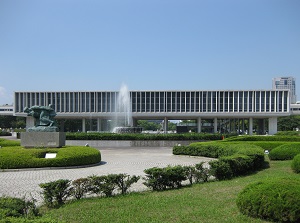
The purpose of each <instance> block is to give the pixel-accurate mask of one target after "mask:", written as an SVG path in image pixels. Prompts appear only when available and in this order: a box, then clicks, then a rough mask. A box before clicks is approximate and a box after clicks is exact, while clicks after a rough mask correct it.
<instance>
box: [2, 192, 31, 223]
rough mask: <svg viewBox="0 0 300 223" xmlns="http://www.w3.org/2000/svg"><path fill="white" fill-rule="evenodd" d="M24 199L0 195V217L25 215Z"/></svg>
mask: <svg viewBox="0 0 300 223" xmlns="http://www.w3.org/2000/svg"><path fill="white" fill-rule="evenodd" d="M25 208H26V201H25V200H23V199H20V198H12V197H0V219H1V218H5V217H21V216H24V215H25Z"/></svg>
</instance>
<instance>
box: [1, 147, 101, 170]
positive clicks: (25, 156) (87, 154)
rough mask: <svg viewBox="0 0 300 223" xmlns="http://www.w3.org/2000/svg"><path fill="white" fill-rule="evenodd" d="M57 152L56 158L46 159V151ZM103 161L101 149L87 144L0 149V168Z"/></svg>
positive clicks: (83, 163)
mask: <svg viewBox="0 0 300 223" xmlns="http://www.w3.org/2000/svg"><path fill="white" fill-rule="evenodd" d="M49 152H50V153H57V155H56V158H54V159H45V158H44V157H45V154H46V153H49ZM100 161H101V154H100V151H99V150H97V149H95V148H92V147H85V146H66V147H63V148H59V149H57V148H55V149H50V148H41V149H37V148H36V149H24V148H21V147H19V146H14V147H4V148H1V149H0V168H1V169H17V168H33V167H34V168H37V167H62V166H81V165H89V164H96V163H99V162H100Z"/></svg>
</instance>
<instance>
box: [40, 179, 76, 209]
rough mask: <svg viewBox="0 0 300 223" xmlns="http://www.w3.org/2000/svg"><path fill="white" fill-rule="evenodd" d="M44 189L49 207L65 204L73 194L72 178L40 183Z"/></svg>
mask: <svg viewBox="0 0 300 223" xmlns="http://www.w3.org/2000/svg"><path fill="white" fill-rule="evenodd" d="M39 186H40V187H41V188H42V189H43V191H42V195H43V199H44V202H45V204H46V205H47V206H48V207H59V206H61V205H63V204H64V203H65V201H66V199H67V198H68V197H70V195H71V194H72V192H71V191H72V189H71V187H70V180H64V179H60V180H56V181H51V182H49V183H42V184H40V185H39Z"/></svg>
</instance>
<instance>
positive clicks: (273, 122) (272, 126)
mask: <svg viewBox="0 0 300 223" xmlns="http://www.w3.org/2000/svg"><path fill="white" fill-rule="evenodd" d="M275 133H277V117H272V118H269V134H270V135H274V134H275Z"/></svg>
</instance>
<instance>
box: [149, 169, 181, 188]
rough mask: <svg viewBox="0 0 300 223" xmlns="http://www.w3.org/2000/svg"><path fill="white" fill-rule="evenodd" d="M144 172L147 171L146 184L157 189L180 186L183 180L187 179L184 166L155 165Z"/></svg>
mask: <svg viewBox="0 0 300 223" xmlns="http://www.w3.org/2000/svg"><path fill="white" fill-rule="evenodd" d="M144 172H145V173H146V177H145V178H144V180H145V182H144V185H146V186H147V187H149V188H151V189H152V190H156V191H159V190H166V189H168V188H179V187H181V186H182V181H184V180H186V179H187V177H186V172H185V168H184V167H182V166H174V167H171V166H168V167H165V168H159V167H153V168H150V169H146V170H144Z"/></svg>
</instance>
